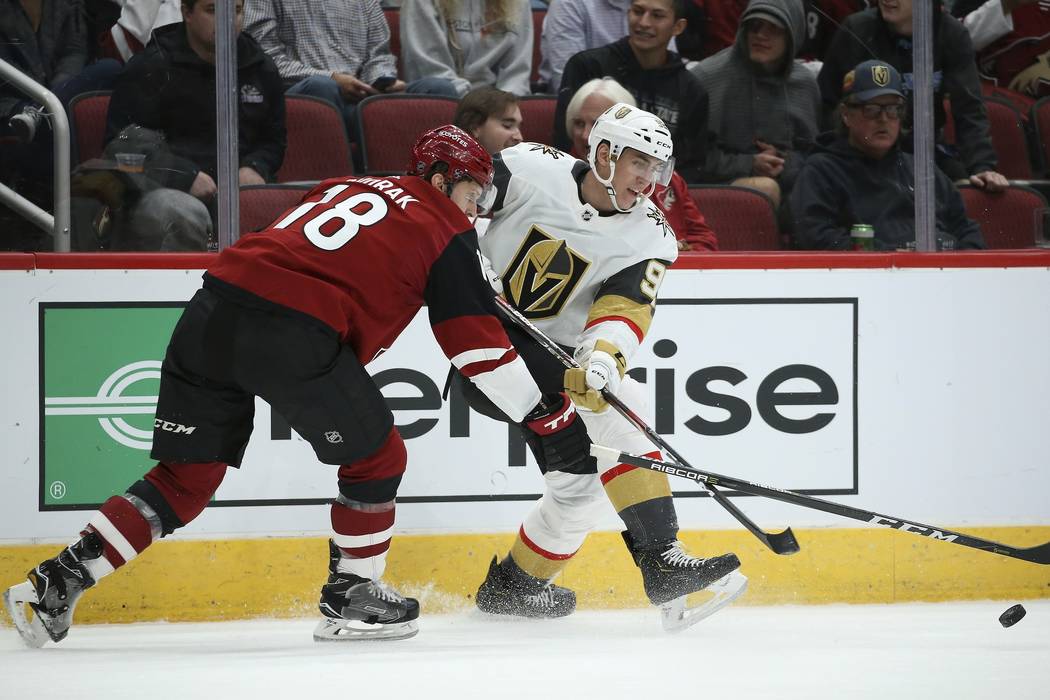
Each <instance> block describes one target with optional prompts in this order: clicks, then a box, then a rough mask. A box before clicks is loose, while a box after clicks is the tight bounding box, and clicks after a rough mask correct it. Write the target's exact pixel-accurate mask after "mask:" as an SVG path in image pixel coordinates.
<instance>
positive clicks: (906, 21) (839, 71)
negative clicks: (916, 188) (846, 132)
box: [817, 0, 1007, 192]
mask: <svg viewBox="0 0 1050 700" xmlns="http://www.w3.org/2000/svg"><path fill="white" fill-rule="evenodd" d="M933 4H934V7H933V12H934V16H933V24H934V48H933V70H934V75H933V83H934V85H933V89H934V104H933V109H934V121H935V128H936V129H937V132H938V144H937V149H936V158H937V166H938V167H939V168H940V169H941V170H943V171H944V172H945V173H947V174H948V176H949V177H951V178H952V180H955V181H965V180H969V182H970V183H971V184H973V185H974V186H975V187H981V188H984V189H987V190H989V191H992V192H997V191H1001V190H1002V189H1004V188H1005V187H1006V186H1007V181H1006V178H1005V177H1003V176H1002V175H1001V174H999V173H998V172H996V170H995V168H996V165H997V159H996V154H995V150H994V149H993V148H992V141H991V138H990V136H989V133H988V113H987V111H986V110H985V107H984V102H983V100H982V98H981V86H980V81H979V79H978V76H977V64H976V63H975V62H974V52H973V44H972V42H971V41H970V35H969V34H968V33H967V31H966V28H965V27H963V25H962V23H961V22H959V20H957V19H955V18H954V17H952V16H951V15H949V14H947V13H945V12H942V11H941V0H934V3H933ZM911 33H912V0H893V1H892V2H891V1H890V0H880V1H879V5H878V7H873V8H871V9H869V10H864V11H863V12H858V13H856V14H854V15H850V16H849V18H847V19H846V21H845V22H844V23H843V25H842V27H841V28H840V29H839V31H838V32H837V33H836V34H835V38H834V39H833V40H832V42H831V46H830V47H829V48H828V52H827V54H826V55H825V56H824V67H823V68H821V70H820V75H819V77H818V79H817V80H818V83H819V85H820V92H821V97H822V99H823V102H824V111H825V118H826V120H827V122H828V123H829V124H834V117H833V115H832V113H833V111H834V110H835V108H836V107H837V105H838V103H839V102H840V100H841V97H842V79H843V77H844V76H845V75H846V73H848V72H849V71H850V70H851V68H852V67H853V66H855V65H857V64H858V63H860V62H861V61H863V60H866V59H869V58H871V56H872V53H874V54H875V57H877V58H878V59H879V60H881V61H885V62H886V63H889V64H890V65H892V66H893V67H894V68H896V69H897V70H899V71H900V72H901V74H902V75H903V76H904V94H905V96H906V99H907V100H908V102H909V109H908V112H907V114H906V116H905V121H904V124H903V127H904V138H903V140H902V144H903V146H904V148H906V149H908V150H911V149H912V137H911V129H910V122H911V119H910V116H911V114H912V112H913V109H912V104H911V101H912V100H913V96H912V90H911V84H912V72H911V71H912V42H911ZM945 99H948V100H949V101H950V103H951V111H952V118H953V120H954V122H955V133H956V142H957V143H958V148H956V147H954V146H950V145H948V144H946V143H944V141H943V128H944V125H945V122H946V115H945V110H944V100H945Z"/></svg>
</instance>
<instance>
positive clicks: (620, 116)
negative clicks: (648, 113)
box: [613, 107, 631, 119]
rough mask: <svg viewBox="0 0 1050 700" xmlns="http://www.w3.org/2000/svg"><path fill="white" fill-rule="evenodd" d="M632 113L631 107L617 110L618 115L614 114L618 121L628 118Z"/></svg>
mask: <svg viewBox="0 0 1050 700" xmlns="http://www.w3.org/2000/svg"><path fill="white" fill-rule="evenodd" d="M630 113H631V108H630V107H620V109H618V110H616V114H614V115H613V116H614V117H616V118H617V119H623V118H624V117H626V116H627V115H628V114H630Z"/></svg>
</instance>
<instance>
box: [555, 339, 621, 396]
mask: <svg viewBox="0 0 1050 700" xmlns="http://www.w3.org/2000/svg"><path fill="white" fill-rule="evenodd" d="M626 371H627V360H626V359H625V358H624V356H623V353H621V352H620V350H619V349H618V348H617V347H616V346H615V345H613V344H612V343H610V342H608V341H605V340H598V341H595V343H594V350H593V351H592V352H591V354H590V357H588V358H587V362H586V364H585V365H584V366H583V367H579V368H574V369H567V370H565V379H564V382H565V393H567V394H568V395H569V398H570V399H572V401H573V403H575V404H576V405H577V406H579V407H580V408H585V409H587V410H588V411H594V412H595V413H601V412H602V411H604V410H605V409H607V408H608V407H609V404H608V403H606V402H605V399H604V398H602V389H608V390H609V392H610V393H611V394H614V395H615V394H616V392H617V391H618V390H619V389H620V380H621V379H623V375H624V372H626Z"/></svg>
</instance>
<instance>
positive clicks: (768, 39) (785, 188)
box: [691, 0, 821, 208]
mask: <svg viewBox="0 0 1050 700" xmlns="http://www.w3.org/2000/svg"><path fill="white" fill-rule="evenodd" d="M805 37H806V20H805V12H804V9H803V7H802V1H801V0H751V2H750V3H748V6H747V9H745V10H744V13H743V14H742V15H741V16H740V28H739V29H738V30H737V36H736V43H735V44H734V45H732V46H730V47H728V48H725V49H723V50H721V51H719V52H718V53H716V54H715V55H714V56H711V57H710V58H707V59H704V60H703V61H701V62H700V63H699V64H698V65H696V66H694V67H692V68H691V70H692V71H693V73H695V74H696V76H697V77H698V78H700V81H701V82H702V83H703V85H704V87H705V88H706V89H707V91H708V93H709V97H710V101H709V103H708V112H707V114H708V116H707V123H708V129H709V131H710V136H709V138H708V147H707V159H706V164H705V167H704V171H703V177H704V180H705V181H706V182H710V183H719V184H722V183H731V184H734V185H744V186H747V187H753V188H755V189H758V190H760V191H762V192H764V193H765V194H767V195H769V197H770V199H772V200H773V204H774V205H775V206H777V207H778V208H779V206H780V202H781V199H782V197H784V196H786V195H787V193H788V192H789V191H790V189H791V186H792V184H793V183H794V181H795V177H796V176H797V175H798V171H799V168H801V166H802V153H804V152H805V150H806V149H807V148H808V146H809V144H811V143H812V142H813V140H814V139H815V138H816V134H817V124H818V123H819V119H820V109H821V107H820V89H819V88H818V87H817V81H816V78H815V77H814V76H813V74H812V73H811V72H810V71H809V70H807V69H806V68H804V67H803V66H802V65H801V64H798V63H796V62H795V60H794V59H795V55H796V54H797V53H798V52H799V50H800V49H801V48H802V44H803V42H804V41H805Z"/></svg>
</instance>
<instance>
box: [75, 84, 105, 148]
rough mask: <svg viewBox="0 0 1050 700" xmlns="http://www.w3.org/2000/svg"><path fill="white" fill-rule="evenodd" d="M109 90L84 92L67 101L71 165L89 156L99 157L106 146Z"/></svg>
mask: <svg viewBox="0 0 1050 700" xmlns="http://www.w3.org/2000/svg"><path fill="white" fill-rule="evenodd" d="M112 94H113V93H112V91H111V90H101V91H98V92H84V93H81V94H79V95H77V96H76V97H74V98H73V99H72V101H70V103H69V114H70V119H69V128H70V130H71V131H72V132H73V133H72V142H73V148H74V149H76V150H75V152H74V153H73V155H72V157H71V158H70V161H72V164H73V165H76V164H77V163H83V162H84V161H85V160H90V159H91V158H99V157H101V155H102V150H103V149H104V148H105V147H106V143H105V140H106V115H107V113H108V112H109V98H110V95H112Z"/></svg>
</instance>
